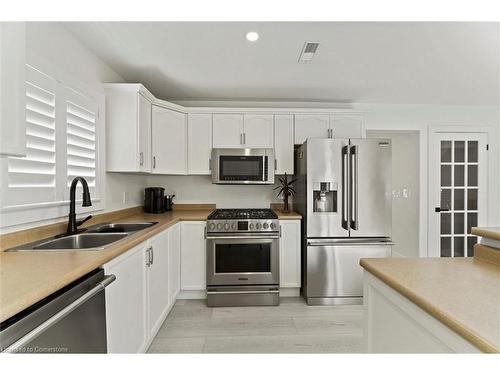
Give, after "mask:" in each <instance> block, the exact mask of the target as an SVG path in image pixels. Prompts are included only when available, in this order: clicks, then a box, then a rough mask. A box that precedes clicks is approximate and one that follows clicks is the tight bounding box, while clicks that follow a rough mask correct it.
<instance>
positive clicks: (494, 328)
mask: <svg viewBox="0 0 500 375" xmlns="http://www.w3.org/2000/svg"><path fill="white" fill-rule="evenodd" d="M360 264H361V266H362V267H363V268H364V269H365V270H366V271H368V272H370V273H371V274H372V275H374V276H376V277H377V278H378V279H380V280H382V281H383V282H384V283H385V284H387V285H388V286H389V287H391V288H392V289H394V290H396V291H397V292H398V293H400V294H401V295H403V296H404V297H406V298H408V299H409V300H410V301H411V302H413V303H414V304H416V305H417V306H419V307H420V308H421V309H423V310H424V311H426V312H427V313H428V314H430V315H431V316H433V317H434V318H436V319H437V320H439V321H440V322H441V323H443V324H445V325H446V326H448V327H449V328H450V329H451V330H453V331H454V332H456V333H457V334H459V335H460V336H462V337H463V338H464V339H466V340H467V341H469V342H470V343H472V344H473V345H474V346H476V347H477V348H479V349H480V350H482V351H483V352H494V353H498V352H500V267H499V266H497V265H495V264H493V263H490V262H485V261H481V260H478V259H474V258H377V259H368V258H366V259H361V261H360Z"/></svg>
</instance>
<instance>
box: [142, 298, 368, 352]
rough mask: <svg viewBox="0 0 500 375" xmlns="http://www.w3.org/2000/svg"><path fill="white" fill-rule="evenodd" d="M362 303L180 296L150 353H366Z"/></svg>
mask: <svg viewBox="0 0 500 375" xmlns="http://www.w3.org/2000/svg"><path fill="white" fill-rule="evenodd" d="M362 335H363V332H362V306H360V305H352V306H350V305H349V306H347V305H346V306H307V305H306V304H305V302H304V300H303V299H302V298H299V297H297V298H281V303H280V305H279V306H260V307H214V308H210V307H207V305H206V301H205V300H178V301H177V302H176V304H175V306H174V307H173V308H172V311H171V312H170V314H169V316H168V317H167V320H166V321H165V323H164V324H163V326H162V327H161V329H160V331H159V332H158V335H157V336H156V338H155V339H154V341H153V343H152V344H151V347H150V348H149V353H360V352H363V344H362Z"/></svg>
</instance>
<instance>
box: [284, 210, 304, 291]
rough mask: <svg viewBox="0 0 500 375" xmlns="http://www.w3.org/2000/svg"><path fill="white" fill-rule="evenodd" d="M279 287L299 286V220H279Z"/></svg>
mask: <svg viewBox="0 0 500 375" xmlns="http://www.w3.org/2000/svg"><path fill="white" fill-rule="evenodd" d="M280 226H281V238H280V287H282V288H300V283H301V281H300V269H301V263H300V262H301V260H300V259H301V258H300V220H281V221H280Z"/></svg>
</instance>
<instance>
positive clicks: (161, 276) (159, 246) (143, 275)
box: [103, 224, 181, 353]
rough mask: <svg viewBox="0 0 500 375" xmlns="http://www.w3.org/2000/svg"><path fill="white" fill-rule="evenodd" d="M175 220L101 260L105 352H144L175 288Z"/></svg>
mask: <svg viewBox="0 0 500 375" xmlns="http://www.w3.org/2000/svg"><path fill="white" fill-rule="evenodd" d="M180 233H181V231H180V224H175V225H174V226H172V227H170V228H168V229H166V230H165V231H163V232H161V233H159V234H157V235H156V236H154V237H152V238H151V239H149V240H147V241H145V242H143V243H142V244H140V245H138V246H136V247H134V248H132V249H131V250H128V251H127V252H126V253H124V254H122V255H120V256H119V257H117V258H115V259H113V260H111V261H110V262H108V263H106V264H105V265H104V266H103V268H104V271H105V272H106V274H108V275H109V274H113V275H115V276H116V280H115V282H113V283H111V284H110V285H109V286H108V287H107V288H106V326H107V327H106V329H107V339H108V353H141V352H145V351H146V350H147V348H148V346H149V344H150V343H151V341H152V340H153V338H154V337H155V336H156V334H157V332H158V330H159V329H160V327H161V326H162V324H163V322H164V321H165V318H166V317H167V315H168V313H169V312H170V309H171V308H172V306H173V305H174V303H175V300H176V298H177V295H178V294H179V289H180V251H181V249H180V246H181V239H180Z"/></svg>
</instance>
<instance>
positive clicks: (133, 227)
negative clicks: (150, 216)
mask: <svg viewBox="0 0 500 375" xmlns="http://www.w3.org/2000/svg"><path fill="white" fill-rule="evenodd" d="M155 224H157V222H148V223H108V224H102V225H99V226H97V227H95V228H89V230H88V231H87V233H130V232H137V231H140V230H143V229H146V228H149V227H151V226H153V225H155Z"/></svg>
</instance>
